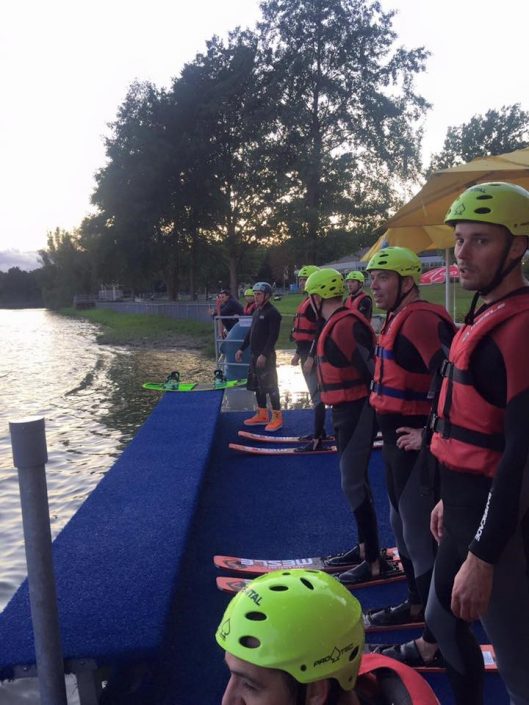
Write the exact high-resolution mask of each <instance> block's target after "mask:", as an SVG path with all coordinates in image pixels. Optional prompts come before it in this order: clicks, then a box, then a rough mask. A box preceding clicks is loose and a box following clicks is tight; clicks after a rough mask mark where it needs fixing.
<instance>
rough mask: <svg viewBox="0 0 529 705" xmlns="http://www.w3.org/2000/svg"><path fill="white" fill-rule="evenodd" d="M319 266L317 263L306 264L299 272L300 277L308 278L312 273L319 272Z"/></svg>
mask: <svg viewBox="0 0 529 705" xmlns="http://www.w3.org/2000/svg"><path fill="white" fill-rule="evenodd" d="M318 270H319V267H316V265H315V264H304V265H303V267H301V269H300V270H299V272H298V279H308V278H309V277H310V275H311V274H313V273H314V272H317V271H318Z"/></svg>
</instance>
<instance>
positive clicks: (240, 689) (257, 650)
mask: <svg viewBox="0 0 529 705" xmlns="http://www.w3.org/2000/svg"><path fill="white" fill-rule="evenodd" d="M215 638H216V641H217V643H218V645H219V646H220V647H221V648H222V649H223V650H224V651H225V662H226V665H227V667H228V670H229V671H230V678H229V681H228V684H227V686H226V689H225V692H224V696H223V698H222V705H390V703H396V702H408V703H412V704H413V703H416V704H417V705H438V700H437V698H436V697H435V695H434V693H433V691H432V690H431V688H430V687H429V685H428V684H427V683H426V681H425V680H423V679H422V678H421V676H420V675H419V674H418V673H416V672H415V671H413V670H412V669H411V668H408V667H406V666H404V665H403V664H399V663H398V662H396V661H394V660H393V659H389V658H387V657H384V656H378V655H371V654H366V655H363V654H362V652H363V647H364V627H363V622H362V610H361V607H360V604H359V603H358V601H357V599H356V598H355V597H353V596H352V595H351V593H350V592H349V591H348V590H346V589H345V588H344V587H343V586H342V585H340V583H339V582H338V581H337V580H335V579H334V578H333V577H332V576H331V575H328V574H327V573H323V572H321V571H315V570H303V569H294V570H288V571H285V570H282V571H274V572H272V573H268V574H266V575H262V576H261V577H260V578H256V579H255V580H253V581H252V582H251V583H250V584H249V585H247V586H246V587H245V588H244V589H243V590H242V591H241V592H239V593H238V594H237V595H236V596H235V597H234V598H233V599H232V600H231V601H230V603H229V605H228V607H227V609H226V611H225V612H224V615H223V617H222V619H221V621H220V624H219V626H218V628H217V631H216V634H215ZM379 679H380V680H379ZM406 696H407V697H406Z"/></svg>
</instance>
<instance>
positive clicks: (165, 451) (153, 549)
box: [0, 392, 508, 705]
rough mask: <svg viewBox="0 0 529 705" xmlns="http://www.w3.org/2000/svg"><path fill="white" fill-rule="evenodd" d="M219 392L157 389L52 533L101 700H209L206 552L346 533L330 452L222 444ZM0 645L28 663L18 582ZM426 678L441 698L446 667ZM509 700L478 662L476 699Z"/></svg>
mask: <svg viewBox="0 0 529 705" xmlns="http://www.w3.org/2000/svg"><path fill="white" fill-rule="evenodd" d="M219 406H220V395H219V394H218V393H217V392H211V393H204V394H190V395H183V394H172V395H171V394H166V395H165V396H164V397H163V399H162V401H161V402H160V404H159V405H158V406H157V407H156V409H155V411H154V413H153V414H152V415H151V417H150V418H149V419H148V421H147V422H146V424H145V425H144V426H143V427H142V429H141V430H140V431H139V432H138V434H137V436H136V437H135V439H134V441H133V442H132V443H131V445H130V446H129V447H128V448H127V449H126V451H125V452H124V453H123V455H122V456H121V458H120V459H119V460H118V462H117V463H116V464H115V465H114V466H113V468H112V469H111V470H110V471H109V473H108V474H107V475H106V477H105V478H104V479H103V480H102V482H101V483H100V484H99V485H98V487H97V488H96V489H95V490H94V492H93V493H92V495H91V496H90V497H89V499H88V500H87V501H86V502H85V504H84V505H83V506H82V507H81V509H80V510H79V512H78V513H77V514H76V515H75V517H73V518H72V520H71V521H70V523H69V524H68V525H67V526H66V527H65V529H64V530H63V532H62V533H61V535H60V536H59V537H58V539H57V540H56V542H55V546H54V551H55V554H54V555H55V562H56V572H57V580H58V591H59V609H60V613H61V621H62V634H63V643H64V651H65V657H66V658H68V659H78V658H91V659H94V660H95V661H96V663H97V664H98V665H107V666H111V667H114V671H113V673H114V675H113V677H111V681H110V683H111V686H112V687H111V688H110V689H109V690H108V691H107V695H106V700H105V702H106V703H116V705H117V704H118V703H127V705H134V704H140V703H142V704H143V703H145V704H148V703H149V704H150V703H153V704H154V703H156V704H157V705H196V704H197V703H202V704H203V705H214V704H215V705H216V704H217V703H219V702H220V699H221V695H222V691H223V687H224V684H225V682H226V676H227V674H226V670H225V667H224V665H223V655H222V653H221V651H220V650H219V649H218V647H217V646H216V644H215V641H214V636H213V635H214V631H215V627H216V625H217V622H218V621H219V619H220V617H221V615H222V611H223V609H224V607H225V606H226V604H227V601H228V599H229V597H228V596H227V595H225V594H223V593H220V592H219V591H218V590H217V589H216V587H215V577H216V575H217V571H216V569H215V568H214V566H213V564H212V561H211V557H212V556H213V554H215V553H224V554H232V555H245V556H247V557H257V558H291V557H300V556H305V555H315V554H324V553H329V552H334V551H338V550H342V549H344V548H348V547H349V546H350V545H352V544H353V543H354V541H355V531H354V524H353V521H352V516H351V513H350V511H349V509H348V506H347V504H346V502H345V500H344V498H343V497H342V495H341V490H340V480H339V474H338V462H337V457H336V456H333V455H329V456H322V455H318V456H306V455H304V456H299V457H292V456H288V457H267V456H243V455H239V454H236V453H234V452H233V451H230V450H229V449H228V447H227V444H228V442H229V441H234V440H236V439H237V430H238V429H239V428H240V427H241V425H242V419H243V418H244V417H245V416H247V414H243V413H225V414H219ZM285 417H286V425H285V429H284V430H285V432H286V433H287V434H288V435H294V434H298V433H306V432H307V431H308V430H310V428H311V423H312V413H311V412H310V411H291V412H286V414H285ZM371 478H372V482H373V487H374V492H375V495H376V497H377V505H378V507H379V516H380V525H381V527H380V528H381V538H382V543H383V544H385V545H393V544H394V540H393V538H392V536H391V531H390V529H389V525H388V521H387V516H388V511H387V502H386V499H385V492H384V478H383V468H382V462H381V458H380V453H379V452H375V453H374V454H373V458H372V462H371ZM404 593H405V590H404V585H403V584H402V583H398V584H394V585H392V586H384V587H378V588H374V587H373V588H368V589H364V590H360V591H358V592H357V596H358V598H359V599H360V600H361V602H362V603H363V605H364V606H365V607H366V608H368V607H373V606H378V605H386V604H389V603H392V602H396V601H399V600H400V599H401V598H402V597H403V596H404ZM412 635H413V632H406V633H400V634H399V633H388V632H386V633H385V634H383V635H378V636H377V637H375V636H373V635H372V636H371V638H370V640H371V641H375V640H376V639H378V641H392V640H395V641H400V640H402V641H404V640H407V639H409V638H411V637H412ZM0 645H1V646H0V674H1V675H2V677H3V678H5V677H8V676H9V675H10V674H11V668H12V666H13V665H14V664H20V663H32V660H33V658H34V657H33V651H32V639H31V631H30V629H29V606H28V597H27V588H26V587H25V586H22V588H21V589H20V590H19V591H18V593H17V594H16V595H15V597H14V598H13V600H12V601H11V603H10V604H9V605H8V607H7V608H6V610H5V611H4V613H3V614H2V615H1V616H0ZM138 664H143V665H144V666H145V669H144V670H143V671H142V672H141V673H142V677H141V678H139V677H138V673H139V671H138V668H137V666H138ZM431 682H432V683H433V684H434V687H435V688H436V690H437V691H438V693H439V697H440V700H441V702H442V703H443V704H448V703H450V702H451V699H450V696H449V695H448V688H447V684H446V678H445V677H444V676H435V677H433V678H432V679H431ZM507 702H508V699H507V697H506V694H505V691H504V689H503V686H502V684H501V682H500V680H499V678H498V677H497V676H490V675H487V705H493V704H494V705H506V704H507Z"/></svg>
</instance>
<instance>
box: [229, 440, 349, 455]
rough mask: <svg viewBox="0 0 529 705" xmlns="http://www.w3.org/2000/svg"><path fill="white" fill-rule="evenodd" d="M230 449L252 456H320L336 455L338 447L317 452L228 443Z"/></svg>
mask: <svg viewBox="0 0 529 705" xmlns="http://www.w3.org/2000/svg"><path fill="white" fill-rule="evenodd" d="M228 448H231V449H232V450H236V451H237V452H238V453H249V454H250V455H318V454H320V455H321V454H322V453H324V454H325V453H327V454H329V453H336V446H330V445H329V446H322V447H321V448H318V449H317V450H302V449H301V448H300V447H297V448H288V447H286V446H282V447H281V448H271V447H270V446H263V447H257V446H246V445H244V444H242V443H228Z"/></svg>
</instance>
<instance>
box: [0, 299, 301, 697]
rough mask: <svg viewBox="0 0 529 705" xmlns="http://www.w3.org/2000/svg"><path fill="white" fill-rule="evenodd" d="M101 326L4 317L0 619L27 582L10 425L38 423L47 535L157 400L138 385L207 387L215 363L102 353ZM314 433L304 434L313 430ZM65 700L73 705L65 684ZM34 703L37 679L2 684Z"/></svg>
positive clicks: (284, 368)
mask: <svg viewBox="0 0 529 705" xmlns="http://www.w3.org/2000/svg"><path fill="white" fill-rule="evenodd" d="M96 332H97V328H96V327H95V326H94V325H93V324H91V323H89V322H87V321H83V320H78V319H70V318H65V317H63V316H60V315H58V314H55V313H53V312H50V311H46V310H44V309H23V310H6V309H0V340H1V341H2V355H1V356H0V547H1V550H0V611H1V609H2V608H3V607H4V606H5V604H6V603H7V601H8V600H9V598H10V597H11V595H12V594H13V593H14V591H15V590H16V588H17V587H18V585H19V584H20V583H21V581H22V580H23V579H24V577H25V575H26V563H25V554H24V544H23V531H22V518H21V513H20V500H19V493H18V479H17V473H16V471H15V470H14V468H13V458H12V453H11V441H10V435H9V426H8V424H9V421H16V420H20V419H22V418H25V417H28V416H43V417H44V418H45V423H46V438H47V446H48V463H47V465H46V476H47V484H48V498H49V505H50V519H51V529H52V534H53V536H56V534H57V533H58V532H59V531H60V530H61V528H62V527H63V526H64V525H65V523H66V522H67V521H68V519H69V518H70V517H71V516H72V515H73V514H74V512H75V511H76V509H77V508H78V507H79V505H80V504H81V503H82V502H83V501H84V499H85V498H86V497H87V496H88V494H89V493H90V492H91V490H92V489H93V488H94V487H95V485H96V484H97V483H98V481H99V480H100V479H101V477H102V475H104V473H105V472H106V471H107V470H108V469H109V468H110V467H111V466H112V464H113V462H114V460H115V458H116V457H117V456H118V455H119V454H120V452H121V451H122V449H123V448H124V447H125V445H126V444H127V443H128V442H129V441H130V440H131V439H132V437H133V435H134V433H135V431H136V430H137V428H138V427H139V426H140V425H141V424H142V423H143V421H144V420H145V418H146V417H147V416H148V414H149V413H150V411H151V410H152V408H153V407H154V405H155V404H156V402H157V401H158V398H159V396H158V394H156V393H154V392H148V391H146V390H144V389H142V386H141V384H142V382H144V381H147V380H150V381H159V380H163V379H164V378H165V377H166V375H167V374H168V372H170V371H171V370H173V369H178V370H179V371H180V373H181V376H182V379H189V380H197V381H209V380H211V377H212V371H213V369H214V367H215V365H214V361H212V360H211V359H208V358H207V357H205V356H204V355H202V354H201V353H200V352H198V351H194V350H189V349H187V350H185V349H180V348H179V349H175V350H174V351H171V350H148V349H144V348H141V349H130V348H121V347H110V346H100V345H98V344H97V343H96V342H95V336H96ZM290 355H291V353H289V352H287V351H284V352H279V353H278V363H279V379H280V387H281V394H282V403H283V406H284V408H289V407H290V408H292V407H304V406H307V404H308V400H307V393H306V388H305V385H304V382H303V378H302V376H301V372H300V369H299V367H295V368H293V367H291V366H290V365H289V362H290ZM309 430H310V429H309ZM68 691H69V702H70V703H75V702H77V698H76V694H75V682H74V681H73V679H72V680H70V679H69V680H68ZM18 703H27V704H29V703H32V704H36V703H38V695H37V691H36V685H35V683H34V681H33V680H29V681H19V682H16V683H13V684H7V685H0V705H17V704H18Z"/></svg>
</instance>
